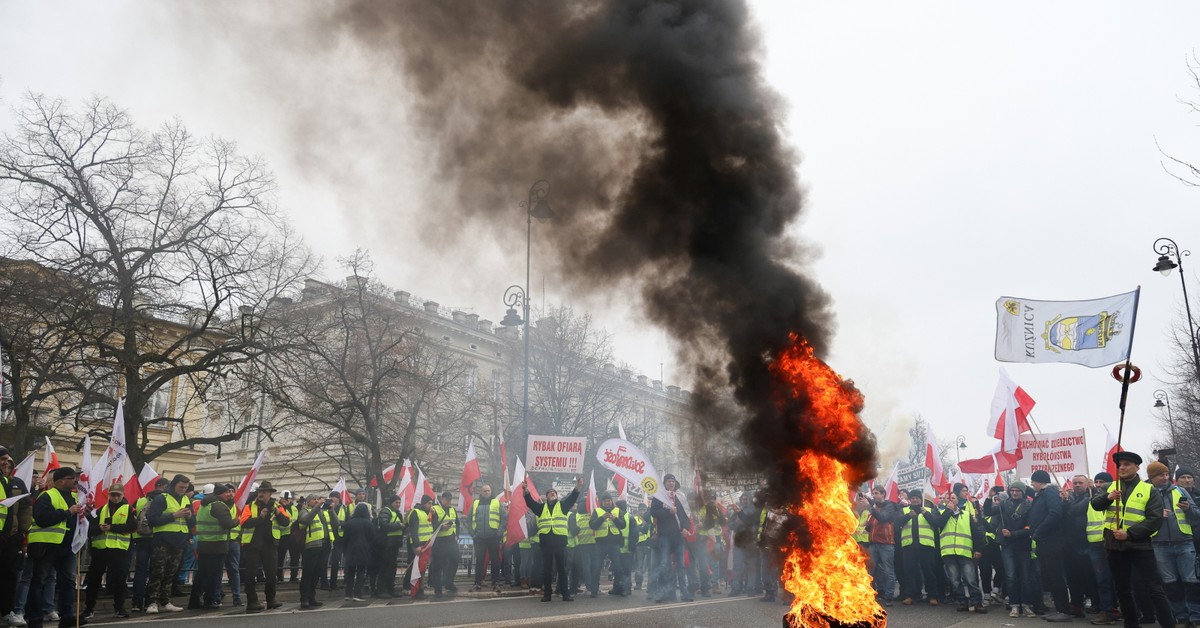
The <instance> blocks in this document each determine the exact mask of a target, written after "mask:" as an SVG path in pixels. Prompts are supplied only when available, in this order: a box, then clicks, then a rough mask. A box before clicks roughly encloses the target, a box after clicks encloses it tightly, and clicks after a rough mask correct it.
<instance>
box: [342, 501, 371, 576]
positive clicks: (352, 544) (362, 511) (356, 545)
mask: <svg viewBox="0 0 1200 628" xmlns="http://www.w3.org/2000/svg"><path fill="white" fill-rule="evenodd" d="M342 538H343V539H345V546H344V547H343V548H342V559H343V560H344V561H345V562H346V566H347V567H366V566H367V564H368V563H369V562H371V555H372V554H373V553H374V552H375V549H374V548H375V524H374V523H372V521H371V509H370V508H368V507H367V505H366V504H355V506H354V514H352V515H350V518H349V519H347V520H346V523H345V524H343V526H342Z"/></svg>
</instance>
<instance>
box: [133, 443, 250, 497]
mask: <svg viewBox="0 0 1200 628" xmlns="http://www.w3.org/2000/svg"><path fill="white" fill-rule="evenodd" d="M266 458H267V450H265V449H264V450H262V451H260V452H258V457H257V458H255V459H254V466H252V467H250V472H249V473H247V474H246V477H244V478H242V483H241V484H238V487H237V492H235V493H234V494H233V503H235V504H237V510H241V509H242V508H243V507H245V506H246V500H247V499H248V498H249V497H250V489H251V487H253V486H254V480H256V479H257V478H258V471H259V470H260V469H262V463H263V460H265V459H266ZM145 471H146V469H142V472H145ZM143 486H144V485H143Z"/></svg>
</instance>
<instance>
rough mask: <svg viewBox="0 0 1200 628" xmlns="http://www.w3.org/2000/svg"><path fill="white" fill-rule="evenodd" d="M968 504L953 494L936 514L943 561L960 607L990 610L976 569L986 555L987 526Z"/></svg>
mask: <svg viewBox="0 0 1200 628" xmlns="http://www.w3.org/2000/svg"><path fill="white" fill-rule="evenodd" d="M968 506H970V502H967V503H964V504H960V503H959V497H958V495H957V494H955V493H953V492H952V493H949V494H948V495H947V497H946V509H945V510H943V511H942V512H941V513H939V514H937V515H934V521H933V526H934V528H935V529H937V530H938V531H939V535H940V536H939V539H940V541H941V543H940V546H941V554H942V564H943V565H944V566H945V569H946V579H947V580H949V581H950V590H951V591H953V595H954V596H955V597H956V598H958V600H957V601H958V610H960V611H969V612H972V613H986V612H987V608H986V607H985V606H984V605H983V593H982V592H981V591H980V589H979V578H978V577H977V575H976V570H975V561H977V560H979V558H980V557H982V556H983V553H982V552H980V551H979V548H982V547H983V527H982V526H981V525H980V524H979V522H978V520H977V519H976V518H975V517H973V516H972V513H971V512H969V511H968V508H967V507H968ZM964 590H965V591H966V593H965V594H964V593H963V591H964Z"/></svg>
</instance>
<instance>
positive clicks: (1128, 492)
mask: <svg viewBox="0 0 1200 628" xmlns="http://www.w3.org/2000/svg"><path fill="white" fill-rule="evenodd" d="M1112 459H1113V461H1114V462H1116V463H1117V475H1118V477H1119V478H1120V482H1119V484H1118V487H1119V488H1116V489H1114V490H1112V491H1110V492H1109V493H1108V494H1107V495H1098V496H1096V497H1095V498H1093V499H1092V508H1094V509H1096V510H1098V511H1101V512H1105V513H1106V514H1107V517H1106V518H1105V523H1104V546H1105V548H1106V549H1107V550H1108V564H1109V567H1110V568H1111V569H1112V575H1113V585H1114V586H1115V587H1116V590H1117V601H1118V603H1119V604H1120V606H1121V615H1122V616H1123V617H1124V618H1125V621H1126V622H1127V623H1126V625H1136V623H1134V624H1130V623H1128V622H1136V621H1137V617H1138V609H1137V606H1136V605H1135V604H1134V596H1133V575H1134V573H1135V572H1136V573H1137V578H1138V580H1139V581H1140V582H1141V583H1142V584H1143V585H1145V586H1146V588H1147V589H1148V590H1149V593H1150V599H1151V604H1152V606H1153V610H1154V614H1155V617H1156V618H1157V619H1158V623H1159V625H1160V626H1163V627H1164V628H1167V627H1169V626H1174V624H1175V622H1174V621H1172V616H1173V612H1172V610H1171V603H1170V601H1169V600H1167V595H1166V592H1165V591H1164V590H1163V585H1162V579H1161V578H1160V577H1159V575H1158V564H1157V561H1156V560H1155V556H1154V549H1153V547H1152V546H1151V541H1150V539H1151V537H1152V536H1153V535H1154V534H1156V533H1157V532H1158V530H1159V528H1161V527H1162V520H1163V501H1162V496H1161V495H1160V494H1159V492H1158V491H1156V490H1154V489H1153V488H1152V487H1151V486H1150V485H1149V484H1147V483H1146V482H1143V481H1141V478H1140V477H1139V476H1138V471H1139V469H1140V468H1141V464H1142V457H1141V456H1139V455H1137V454H1135V453H1133V452H1131V451H1119V452H1117V453H1115V454H1113V456H1112Z"/></svg>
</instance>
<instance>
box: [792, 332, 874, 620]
mask: <svg viewBox="0 0 1200 628" xmlns="http://www.w3.org/2000/svg"><path fill="white" fill-rule="evenodd" d="M772 369H773V370H774V372H775V374H776V375H777V376H778V377H779V378H780V381H781V382H782V383H783V384H784V385H785V386H788V387H790V390H791V394H792V395H793V396H795V397H796V398H799V399H808V404H807V405H808V406H809V407H808V410H807V413H806V415H805V416H804V417H803V418H802V420H803V421H804V422H805V423H806V426H805V429H806V430H810V429H811V430H815V433H816V434H818V435H819V437H818V440H817V441H816V442H817V443H819V447H820V448H821V450H822V451H811V450H810V451H801V452H798V458H797V460H796V469H795V472H796V473H797V474H799V481H800V484H801V486H803V487H805V489H804V492H803V497H802V499H801V500H800V503H797V504H791V505H789V506H788V512H789V513H790V514H791V515H792V517H794V518H796V519H798V520H799V521H797V522H794V523H795V525H790V526H788V532H787V534H786V536H785V537H784V538H783V539H781V541H782V543H781V548H780V552H781V553H782V554H783V555H784V563H783V585H784V588H786V589H787V590H788V591H790V592H791V593H792V594H793V595H795V601H794V602H793V603H792V609H791V611H790V612H789V613H788V615H787V617H785V618H784V623H785V625H786V624H790V625H791V626H793V627H796V628H827V627H830V626H839V625H853V626H882V625H884V617H885V614H884V611H883V609H882V608H880V606H879V604H878V603H877V602H876V601H875V591H874V588H873V587H872V585H871V576H870V574H869V573H868V571H867V558H866V556H864V555H863V552H862V550H860V549H859V546H858V543H857V542H855V540H854V538H853V534H854V529H855V527H856V525H857V518H856V517H855V515H854V511H853V509H852V508H851V502H850V495H851V494H852V491H851V485H852V484H853V483H857V482H859V481H861V479H862V478H856V477H853V475H854V470H853V469H852V468H851V467H849V466H848V465H846V464H844V463H842V462H841V461H839V460H838V457H837V456H838V454H839V453H844V452H848V451H850V450H851V449H852V448H854V447H855V446H856V444H857V442H858V441H859V438H860V433H861V431H862V429H863V428H862V423H861V421H860V420H859V418H858V412H859V411H860V410H861V409H862V405H863V397H862V393H860V392H859V391H858V390H857V389H856V388H854V385H853V384H852V383H851V382H848V381H845V380H843V379H842V378H841V377H839V376H838V374H837V373H835V372H834V371H833V369H831V368H829V365H827V364H825V363H824V362H822V361H821V360H819V359H818V358H816V357H815V356H814V355H813V350H812V347H810V346H809V345H808V343H807V342H805V341H804V340H803V339H802V338H797V337H793V344H792V346H791V348H789V349H788V350H787V351H785V352H784V353H783V355H781V356H779V359H778V360H776V361H775V362H774V363H773V364H772ZM831 454H832V455H831Z"/></svg>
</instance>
